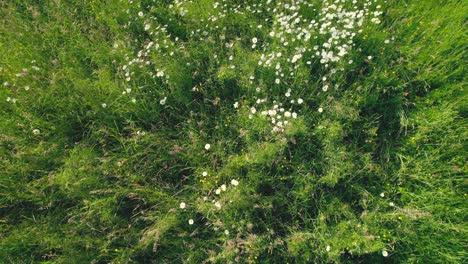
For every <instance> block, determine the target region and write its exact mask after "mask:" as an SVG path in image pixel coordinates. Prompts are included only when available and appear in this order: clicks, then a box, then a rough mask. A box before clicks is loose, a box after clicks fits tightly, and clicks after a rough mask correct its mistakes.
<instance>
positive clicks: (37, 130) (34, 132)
mask: <svg viewBox="0 0 468 264" xmlns="http://www.w3.org/2000/svg"><path fill="white" fill-rule="evenodd" d="M32 133H33V134H34V135H39V133H41V131H40V130H39V129H37V128H36V129H33V131H32Z"/></svg>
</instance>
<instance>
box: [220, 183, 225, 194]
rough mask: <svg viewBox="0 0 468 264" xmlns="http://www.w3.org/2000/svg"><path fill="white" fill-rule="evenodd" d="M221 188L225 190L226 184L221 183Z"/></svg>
mask: <svg viewBox="0 0 468 264" xmlns="http://www.w3.org/2000/svg"><path fill="white" fill-rule="evenodd" d="M221 190H222V191H224V192H225V191H226V184H223V185H221Z"/></svg>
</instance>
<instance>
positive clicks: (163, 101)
mask: <svg viewBox="0 0 468 264" xmlns="http://www.w3.org/2000/svg"><path fill="white" fill-rule="evenodd" d="M166 99H167V97H164V99H162V100H160V101H159V104H160V105H165V104H166Z"/></svg>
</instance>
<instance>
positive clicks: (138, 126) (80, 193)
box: [0, 1, 467, 263]
mask: <svg viewBox="0 0 468 264" xmlns="http://www.w3.org/2000/svg"><path fill="white" fill-rule="evenodd" d="M208 2H209V1H208ZM438 2H439V1H389V3H388V4H387V5H388V9H387V10H388V12H387V13H386V14H385V17H384V22H383V25H381V26H380V27H375V28H369V29H367V30H368V31H367V32H366V33H367V35H366V37H365V38H362V39H360V41H361V43H360V44H361V45H362V46H361V47H362V48H363V52H362V53H363V54H361V55H362V56H364V55H367V54H373V55H374V56H375V60H374V61H373V63H372V64H371V65H367V64H365V63H364V62H361V63H362V66H363V68H364V70H363V71H361V72H357V71H356V72H350V73H348V75H347V76H345V78H344V80H343V85H342V87H349V88H348V89H345V90H343V91H339V92H336V93H335V94H333V97H334V100H333V101H326V103H325V104H326V105H327V109H331V110H332V111H325V114H324V115H318V114H317V113H316V108H317V106H318V105H319V104H321V103H322V102H323V101H318V99H317V98H316V96H315V95H310V92H308V91H302V94H300V95H301V96H302V97H303V98H304V99H305V101H306V107H305V108H304V109H303V110H302V111H303V112H302V115H303V116H305V118H303V119H302V120H301V124H302V125H298V126H297V127H298V128H297V131H291V132H290V135H289V138H290V139H291V140H289V141H288V142H287V143H282V142H281V141H276V140H275V139H267V140H262V139H261V138H259V137H258V136H257V135H262V133H263V130H264V127H262V126H261V124H257V123H250V122H251V121H250V120H249V119H247V118H246V115H242V114H239V115H235V114H234V112H233V110H232V109H231V108H230V107H225V106H222V105H223V104H221V106H220V105H219V104H218V105H217V104H213V103H212V102H213V101H212V100H213V99H214V98H216V97H221V98H223V99H224V100H226V101H227V103H226V104H227V105H229V106H231V105H232V103H233V102H234V100H235V98H237V96H238V94H232V91H231V90H230V89H222V88H221V89H215V87H219V86H221V87H222V86H223V85H225V86H226V87H229V85H232V82H233V81H232V80H233V79H235V78H237V77H236V76H234V77H233V76H229V74H230V73H229V72H222V71H220V72H216V71H217V69H215V68H213V67H212V66H211V65H210V63H209V62H207V61H209V58H208V56H207V54H210V52H211V50H212V49H214V48H213V47H210V46H205V45H198V44H197V43H187V45H191V47H193V48H192V49H191V51H192V53H191V54H190V56H189V57H190V62H191V63H192V65H193V67H194V68H198V69H202V70H200V76H195V78H196V79H195V81H194V85H195V84H198V83H199V82H202V81H204V80H211V81H212V82H211V83H210V82H209V81H208V82H207V83H205V84H203V85H204V88H205V89H206V91H205V92H204V93H200V94H196V95H193V96H192V95H191V94H188V93H186V92H184V91H186V90H187V89H190V88H191V83H190V81H189V80H190V78H191V76H190V74H191V72H192V69H190V68H187V67H184V66H183V65H184V64H183V63H182V62H185V61H182V62H178V61H170V62H167V63H168V67H169V68H171V67H172V69H173V71H174V76H177V77H178V79H179V80H180V83H179V85H178V86H174V87H164V88H161V89H159V90H157V91H156V92H155V93H156V94H155V93H154V92H147V91H137V92H136V95H135V96H136V97H137V99H138V100H137V103H136V104H134V103H131V102H130V101H129V100H128V98H126V97H124V96H122V95H121V91H122V90H123V88H122V87H124V86H123V84H122V81H121V78H119V76H120V74H121V73H120V72H118V70H117V67H116V65H118V64H119V63H120V62H122V61H123V51H122V52H117V53H112V45H113V43H114V41H115V40H119V41H120V42H119V43H120V46H125V45H126V44H125V43H130V42H131V41H132V39H133V38H134V37H135V35H136V36H138V34H135V35H133V36H132V35H131V34H129V33H128V31H127V30H124V29H122V28H121V27H120V26H119V20H121V19H125V14H124V12H123V11H122V10H124V9H125V8H126V7H124V6H119V7H117V6H114V5H100V4H99V1H85V2H84V3H80V4H70V3H67V2H64V1H56V3H58V4H54V3H52V2H51V1H40V3H39V4H34V3H32V1H31V3H27V2H26V1H8V2H4V3H1V4H0V17H1V21H2V23H0V32H1V34H0V61H1V64H0V66H2V67H3V70H2V71H0V80H1V82H2V83H3V82H5V81H8V82H9V83H16V84H17V86H16V87H14V88H5V87H2V88H1V90H0V109H1V110H0V115H1V120H2V122H1V123H0V125H1V127H0V129H1V133H0V153H1V155H0V157H1V158H0V170H1V174H2V177H1V179H0V225H1V229H0V238H1V240H0V260H1V261H2V262H7V263H8V262H11V263H18V262H25V263H29V262H40V261H45V262H47V261H49V262H51V263H55V262H57V263H81V262H83V263H86V262H90V261H92V260H95V261H97V262H102V263H105V262H115V263H118V262H119V261H120V262H123V263H125V262H127V261H129V260H130V259H131V260H133V261H139V262H150V261H151V260H158V261H157V263H159V262H168V263H177V262H182V261H184V260H185V261H186V260H187V259H188V260H189V261H188V262H193V263H197V262H201V261H202V260H205V259H208V258H209V257H210V256H213V257H214V258H218V261H220V262H223V258H228V259H233V258H234V257H235V256H232V254H233V250H232V247H231V246H230V245H231V244H229V243H225V242H230V243H234V244H236V243H238V244H242V246H239V248H241V250H242V252H243V253H242V254H241V257H242V258H243V261H245V262H247V261H253V262H264V263H275V262H278V263H282V262H286V261H289V262H297V263H304V262H313V261H316V262H325V261H337V262H344V263H346V262H359V261H361V262H364V263H379V262H382V263H383V262H385V263H386V262H388V263H462V262H464V261H467V259H466V258H467V257H466V253H465V250H464V248H465V247H466V225H465V224H464V220H465V218H466V210H465V208H466V199H467V197H466V193H465V191H466V187H467V186H466V171H467V168H466V160H465V159H466V142H465V141H464V139H465V138H467V135H466V129H465V128H466V121H465V119H466V114H467V105H466V97H467V96H466V89H465V87H464V86H465V76H464V63H463V62H464V61H465V60H466V58H465V56H466V55H465V54H464V53H463V50H464V49H466V44H465V41H463V40H464V39H465V38H466V36H465V35H466V34H465V32H464V30H463V28H464V26H465V24H466V23H465V20H466V19H465V14H464V13H465V12H463V10H466V4H463V3H462V2H463V1H445V2H444V4H440V3H438ZM122 5H125V4H122ZM194 8H195V7H194ZM161 10H162V9H161ZM109 14H114V16H110V15H109ZM236 23H238V24H237V25H231V26H233V28H244V27H242V25H244V24H248V21H242V20H236ZM234 26H235V27H234ZM245 28H247V27H245ZM172 30H174V32H179V34H180V35H181V37H183V36H184V32H183V29H177V28H174V29H172ZM178 30H180V31H178ZM383 30H385V31H383ZM233 34H234V33H233ZM243 34H250V33H249V32H243ZM391 37H395V41H394V42H392V44H390V46H387V47H382V46H383V44H382V43H383V40H385V39H387V38H391ZM124 49H128V50H129V49H130V47H128V46H125V48H124ZM239 49H240V50H239V51H240V52H243V50H242V48H241V47H239ZM246 54H247V55H246V56H245V57H244V58H243V59H244V61H245V62H244V63H243V64H242V65H243V67H244V68H245V69H246V71H248V70H249V68H251V67H252V65H250V64H249V63H250V62H251V61H254V63H255V59H250V57H253V56H255V54H249V53H246ZM376 54H378V55H376ZM359 55H360V54H356V55H355V56H356V57H359ZM241 59H242V58H241ZM32 60H35V61H36V62H35V64H36V65H37V66H38V67H39V68H40V70H39V71H38V72H35V71H34V70H31V69H30V66H31V64H32V63H31V61H32ZM205 62H206V63H205ZM253 65H255V64H253ZM22 68H28V69H29V70H28V73H25V74H24V75H25V76H24V77H18V76H15V74H16V73H19V72H21V69H22ZM177 74H178V75H177ZM210 76H217V77H218V79H220V80H222V81H219V80H216V78H214V79H213V78H212V77H210ZM241 77H242V76H241ZM197 78H198V79H197ZM239 78H240V77H239ZM304 78H305V77H304ZM142 82H143V83H142V84H143V85H144V84H145V83H144V82H145V81H142ZM25 85H29V86H30V87H31V89H30V90H29V91H27V92H26V91H24V89H23V87H24V86H25ZM140 85H141V84H140ZM148 85H153V84H151V83H148ZM240 86H241V87H240V88H239V90H241V88H242V85H240ZM298 86H299V87H300V85H298ZM184 89H185V90H184ZM135 90H136V89H135ZM299 90H302V89H299ZM167 91H171V97H170V98H168V103H167V108H166V107H161V106H160V105H159V104H157V103H155V102H158V101H159V98H160V94H162V93H164V92H167ZM239 93H241V94H246V93H249V90H248V89H246V90H241V92H239ZM8 96H10V97H15V98H18V103H17V104H16V105H13V104H11V103H9V102H7V101H6V98H7V97H8ZM321 99H323V98H321ZM324 100H325V99H324ZM102 103H106V104H107V105H108V107H106V108H103V107H102V106H101V104H102ZM190 111H193V114H191V115H190V114H189V113H190ZM200 122H203V123H200ZM317 124H322V125H323V126H324V127H326V129H327V130H326V132H322V131H320V130H319V129H317V126H316V125H317ZM35 128H37V129H39V130H40V134H39V135H33V134H32V132H31V131H32V130H33V129H35ZM240 128H250V130H249V131H247V132H246V134H245V135H244V136H240V137H239V136H238V135H239V134H238V130H239V129H240ZM137 131H145V133H146V134H145V135H139V134H137ZM206 142H211V144H212V151H211V152H210V153H205V152H202V153H201V155H199V153H200V149H202V148H203V145H204V144H205V143H206ZM194 153H196V155H194ZM246 157H247V158H246ZM117 162H120V164H122V165H121V166H117V165H116V164H117ZM203 170H208V171H209V172H210V175H211V174H213V175H218V176H219V178H215V177H214V176H213V178H208V179H207V180H206V182H204V183H203V184H201V183H199V181H198V179H193V178H192V177H188V176H190V175H192V174H194V175H199V174H200V173H201V171H203ZM231 175H239V177H241V186H242V188H240V189H239V190H237V191H232V192H229V193H228V194H227V195H228V196H227V197H226V198H225V199H231V200H233V201H234V203H233V205H232V207H231V208H230V210H229V211H224V212H223V213H220V215H213V214H211V213H210V212H209V210H208V209H206V208H203V206H202V205H200V203H199V202H196V198H198V197H199V195H200V190H202V189H203V188H205V189H207V188H210V184H211V186H213V185H214V184H216V181H217V180H219V181H223V180H228V179H230V178H229V176H231ZM381 192H384V193H385V197H384V198H381V197H380V196H379V194H380V193H381ZM259 194H260V195H259ZM180 201H186V202H192V203H193V204H197V205H199V208H198V209H197V210H196V211H195V210H194V209H189V210H188V211H187V212H179V211H176V212H173V210H171V209H172V208H176V207H177V206H178V204H179V202H180ZM389 202H393V203H394V204H395V206H394V207H392V206H389V205H388V203H389ZM203 213H205V214H203ZM189 218H193V219H195V220H196V221H197V222H198V223H199V222H201V223H202V224H203V223H208V222H211V223H214V222H216V220H217V219H222V222H223V223H225V224H224V225H225V226H224V227H223V228H225V227H226V226H227V227H229V226H231V225H237V227H238V228H241V229H242V231H239V233H241V234H242V236H241V237H239V238H238V239H230V240H229V239H227V238H226V237H225V236H224V235H222V234H221V235H220V234H216V233H215V232H212V231H210V230H207V228H202V227H203V225H202V224H199V225H198V226H201V227H197V225H194V227H193V228H192V227H189V226H188V225H187V220H188V219H189ZM239 221H240V222H239ZM249 223H253V224H254V227H253V230H250V229H249V225H248V224H249ZM271 230H274V233H273V232H272V231H271ZM327 245H331V246H332V250H331V251H330V252H326V251H325V250H324V248H325V246H327ZM384 248H385V249H386V250H388V251H389V252H390V257H388V258H385V259H384V258H383V257H382V256H381V250H382V249H384ZM210 252H217V254H214V255H213V254H211V253H210ZM342 252H344V253H342Z"/></svg>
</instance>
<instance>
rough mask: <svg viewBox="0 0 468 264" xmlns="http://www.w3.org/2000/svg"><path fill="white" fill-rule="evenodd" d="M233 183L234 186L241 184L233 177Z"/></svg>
mask: <svg viewBox="0 0 468 264" xmlns="http://www.w3.org/2000/svg"><path fill="white" fill-rule="evenodd" d="M231 184H232V185H234V186H237V185H239V181H237V180H234V179H232V180H231Z"/></svg>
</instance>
